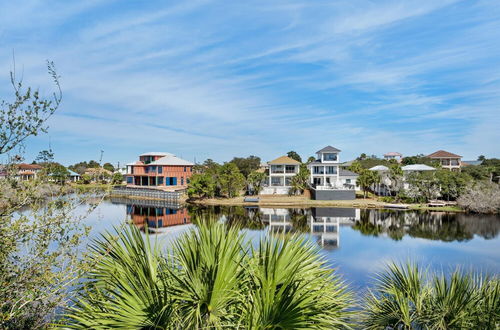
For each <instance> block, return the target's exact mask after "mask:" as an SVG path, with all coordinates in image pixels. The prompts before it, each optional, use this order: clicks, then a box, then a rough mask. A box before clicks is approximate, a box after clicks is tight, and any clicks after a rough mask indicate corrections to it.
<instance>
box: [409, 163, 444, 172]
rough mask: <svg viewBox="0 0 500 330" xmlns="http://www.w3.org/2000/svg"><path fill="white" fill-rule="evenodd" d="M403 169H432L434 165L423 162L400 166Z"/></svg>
mask: <svg viewBox="0 0 500 330" xmlns="http://www.w3.org/2000/svg"><path fill="white" fill-rule="evenodd" d="M401 169H402V170H403V171H434V170H436V169H435V168H434V167H431V166H429V165H425V164H412V165H406V166H403V167H401Z"/></svg>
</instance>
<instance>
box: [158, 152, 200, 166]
mask: <svg viewBox="0 0 500 330" xmlns="http://www.w3.org/2000/svg"><path fill="white" fill-rule="evenodd" d="M148 165H180V166H193V165H194V163H191V162H189V161H187V160H184V159H181V158H179V157H177V156H174V155H172V154H167V155H166V156H165V157H162V158H160V159H157V160H155V161H154V162H151V163H149V164H148Z"/></svg>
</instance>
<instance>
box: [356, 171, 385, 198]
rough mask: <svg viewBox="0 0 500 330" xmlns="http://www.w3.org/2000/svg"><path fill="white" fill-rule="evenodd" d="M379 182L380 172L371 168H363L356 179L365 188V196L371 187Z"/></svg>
mask: <svg viewBox="0 0 500 330" xmlns="http://www.w3.org/2000/svg"><path fill="white" fill-rule="evenodd" d="M379 182H380V176H379V174H378V173H377V172H374V171H370V170H363V171H362V172H361V173H360V174H359V176H358V178H357V179H356V184H357V185H358V186H360V187H361V189H362V190H363V197H364V198H366V196H367V193H368V191H369V190H370V189H371V187H372V186H373V185H375V184H377V183H379Z"/></svg>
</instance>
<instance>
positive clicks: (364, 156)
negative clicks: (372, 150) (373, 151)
mask: <svg viewBox="0 0 500 330" xmlns="http://www.w3.org/2000/svg"><path fill="white" fill-rule="evenodd" d="M366 158H368V156H367V155H366V154H365V153H364V152H363V153H362V154H361V155H359V157H358V158H356V160H365V159H366Z"/></svg>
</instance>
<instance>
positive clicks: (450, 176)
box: [436, 170, 472, 201]
mask: <svg viewBox="0 0 500 330" xmlns="http://www.w3.org/2000/svg"><path fill="white" fill-rule="evenodd" d="M471 179H472V178H471V177H470V176H469V175H468V174H465V173H461V172H453V171H448V170H438V171H436V180H437V183H438V185H439V193H440V195H441V197H443V198H444V199H446V200H448V201H449V200H456V199H457V198H458V197H459V196H460V195H461V194H462V193H463V192H464V191H465V189H466V188H467V186H468V185H469V183H470V181H471Z"/></svg>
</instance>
